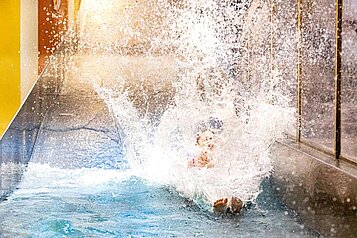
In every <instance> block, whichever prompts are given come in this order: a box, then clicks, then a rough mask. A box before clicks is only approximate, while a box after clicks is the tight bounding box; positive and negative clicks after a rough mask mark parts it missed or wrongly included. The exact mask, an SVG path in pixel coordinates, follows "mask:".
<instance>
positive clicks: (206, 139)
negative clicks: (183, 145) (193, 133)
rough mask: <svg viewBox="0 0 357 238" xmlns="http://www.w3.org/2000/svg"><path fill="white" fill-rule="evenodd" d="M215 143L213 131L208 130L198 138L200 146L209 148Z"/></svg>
mask: <svg viewBox="0 0 357 238" xmlns="http://www.w3.org/2000/svg"><path fill="white" fill-rule="evenodd" d="M212 142H213V132H212V131H211V130H206V131H203V132H202V133H200V134H199V135H198V136H197V141H196V143H197V145H198V146H201V147H203V146H209V145H210V144H212Z"/></svg>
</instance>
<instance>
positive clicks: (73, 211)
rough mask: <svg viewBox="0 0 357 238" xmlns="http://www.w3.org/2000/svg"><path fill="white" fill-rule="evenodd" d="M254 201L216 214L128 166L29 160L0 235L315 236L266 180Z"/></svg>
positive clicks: (4, 208)
mask: <svg viewBox="0 0 357 238" xmlns="http://www.w3.org/2000/svg"><path fill="white" fill-rule="evenodd" d="M262 188H263V192H262V193H261V194H260V195H259V197H258V199H257V204H256V205H251V206H250V208H247V209H245V210H244V211H243V212H242V214H240V215H238V216H218V215H215V214H212V213H210V212H208V211H205V210H204V209H201V208H200V207H199V206H197V205H195V204H192V203H191V202H189V201H187V199H185V198H183V197H181V196H180V195H179V194H178V193H177V192H175V190H174V189H172V188H169V187H165V186H160V185H156V184H151V183H149V182H148V181H145V180H143V179H141V178H138V177H135V176H133V175H131V174H130V172H129V171H128V170H110V169H96V168H90V169H59V168H51V167H50V166H49V165H45V164H37V163H30V164H29V166H28V168H27V171H26V172H25V174H24V176H23V179H22V182H21V183H20V184H19V187H18V189H17V190H15V191H14V193H13V194H12V195H11V196H9V197H8V198H7V199H6V201H3V202H2V203H1V204H0V237H318V236H319V235H318V234H317V233H315V232H313V231H312V230H310V229H309V228H307V227H306V226H304V225H302V224H300V223H299V219H298V217H296V216H295V215H294V214H293V213H291V212H290V211H289V210H287V209H285V208H284V207H283V206H281V205H280V204H279V202H278V200H277V198H276V197H275V196H274V193H273V192H272V189H271V185H270V181H269V180H266V181H264V182H263V184H262Z"/></svg>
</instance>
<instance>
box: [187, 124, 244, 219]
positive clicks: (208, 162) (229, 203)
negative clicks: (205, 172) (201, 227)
mask: <svg viewBox="0 0 357 238" xmlns="http://www.w3.org/2000/svg"><path fill="white" fill-rule="evenodd" d="M209 124H210V128H211V129H204V130H203V131H202V132H201V133H200V134H198V136H197V141H196V145H197V146H198V147H199V148H200V151H201V154H200V156H199V157H198V158H193V159H191V160H189V161H188V166H189V167H190V168H192V167H199V168H213V167H214V166H215V165H214V163H213V159H214V155H215V152H216V148H217V145H216V144H215V143H214V134H215V133H214V131H216V132H218V131H221V130H222V125H223V123H222V121H220V120H217V119H215V120H212V118H210V123H209ZM217 125H218V126H217ZM242 208H243V202H242V200H240V199H239V198H237V197H234V196H232V197H231V198H230V199H228V198H221V199H218V200H216V201H215V202H214V203H213V210H214V212H216V213H232V214H237V213H240V211H241V209H242Z"/></svg>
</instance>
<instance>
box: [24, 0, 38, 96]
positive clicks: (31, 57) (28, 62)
mask: <svg viewBox="0 0 357 238" xmlns="http://www.w3.org/2000/svg"><path fill="white" fill-rule="evenodd" d="M37 9H38V0H21V24H20V25H21V26H20V29H21V43H20V45H21V59H20V62H21V70H20V72H21V80H20V82H21V85H20V88H21V89H20V95H21V101H23V100H24V99H25V98H26V96H27V95H28V93H29V92H30V90H31V89H32V87H33V85H34V83H35V82H36V79H37V65H38V38H37V37H38V24H37V22H38V14H37Z"/></svg>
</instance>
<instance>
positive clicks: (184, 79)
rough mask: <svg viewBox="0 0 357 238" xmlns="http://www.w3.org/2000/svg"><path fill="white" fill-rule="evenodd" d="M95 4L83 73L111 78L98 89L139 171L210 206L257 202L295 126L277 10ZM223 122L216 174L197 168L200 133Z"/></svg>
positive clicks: (87, 13)
mask: <svg viewBox="0 0 357 238" xmlns="http://www.w3.org/2000/svg"><path fill="white" fill-rule="evenodd" d="M96 2H97V1H94V0H84V1H83V2H82V8H81V11H80V14H79V29H80V32H79V35H80V50H81V52H82V53H83V54H85V55H87V62H86V64H84V63H83V71H84V72H88V71H90V70H91V69H92V67H93V65H95V64H100V65H101V68H102V71H105V72H106V73H105V75H104V74H103V73H102V71H98V72H96V74H95V75H96V77H91V83H92V84H93V85H94V88H95V89H96V91H97V92H98V94H99V95H100V96H101V97H102V98H103V99H104V100H105V102H106V103H107V105H108V108H109V109H110V110H111V112H112V114H113V115H114V116H115V118H116V121H117V123H118V127H120V129H121V133H122V135H121V138H122V139H123V140H122V142H123V147H124V150H125V156H126V159H127V160H128V162H129V164H130V167H131V169H132V171H133V172H134V173H135V174H137V175H138V176H141V177H144V178H146V179H148V180H149V181H152V182H156V183H160V184H164V185H168V186H172V187H174V188H175V189H176V190H177V191H179V192H180V193H181V194H182V195H183V196H186V197H188V198H190V199H192V200H195V201H200V200H202V199H203V200H204V201H205V203H206V204H210V203H212V202H213V201H215V200H216V199H219V198H222V197H230V196H237V197H239V198H241V199H242V200H245V201H247V200H251V201H254V199H255V198H256V196H257V195H258V194H259V185H260V183H261V181H262V180H263V179H264V178H265V177H267V176H269V174H270V172H271V170H272V166H271V159H270V157H269V147H270V145H271V144H272V143H273V142H274V141H275V140H276V139H277V138H278V137H281V136H282V134H283V132H284V131H286V130H287V129H288V128H289V127H290V126H291V122H293V120H292V116H293V109H291V108H290V107H289V103H290V101H289V98H290V97H289V95H288V94H287V93H286V90H284V93H282V90H281V82H282V74H281V73H279V72H278V71H277V70H275V71H271V70H269V47H268V45H269V44H267V41H269V39H268V38H269V34H268V32H267V30H266V29H269V27H268V28H266V27H265V28H264V26H265V25H266V24H267V23H266V22H267V21H266V20H267V16H268V12H269V7H268V5H266V4H265V3H264V2H261V1H259V3H256V2H255V1H253V2H252V1H250V0H246V1H240V3H232V2H231V1H214V0H205V1H203V0H194V1H164V0H149V1H147V0H146V1H119V0H105V1H101V2H100V4H96ZM252 9H253V10H252ZM254 9H255V10H254ZM258 25H259V27H262V26H263V30H260V31H259V32H255V31H253V30H252V29H254V28H257V26H258ZM243 26H245V27H243ZM283 50H286V49H283ZM103 55H104V56H103ZM90 57H92V61H91V62H89V61H88V59H89V58H90ZM94 62H96V63H94ZM217 123H218V124H219V128H218V129H219V130H218V131H216V133H215V134H214V142H215V144H216V148H217V150H216V152H215V155H214V158H213V162H214V166H213V167H212V168H198V167H193V168H190V167H188V165H187V164H188V161H189V160H191V159H193V158H197V157H199V155H200V153H201V151H200V149H199V148H198V147H197V146H196V145H195V144H196V140H197V135H198V134H199V133H200V132H202V128H207V129H212V130H215V129H217V128H216V127H217Z"/></svg>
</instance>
